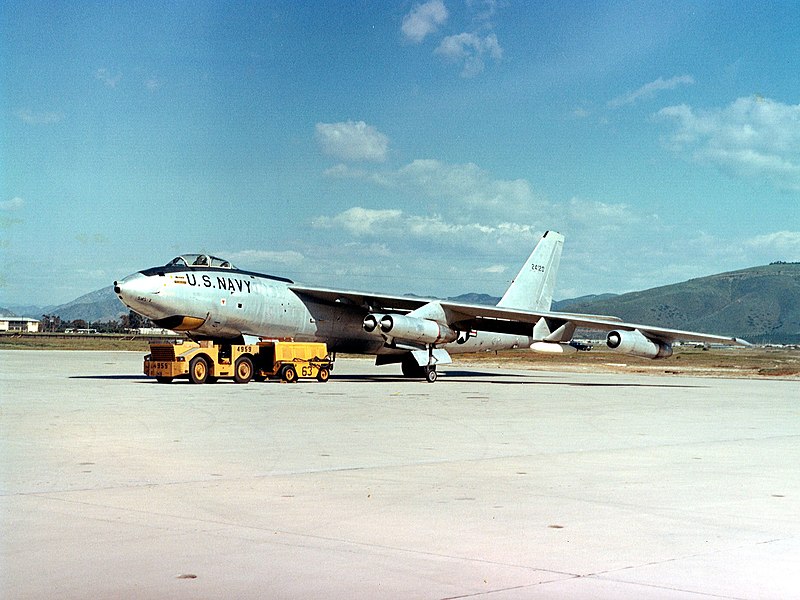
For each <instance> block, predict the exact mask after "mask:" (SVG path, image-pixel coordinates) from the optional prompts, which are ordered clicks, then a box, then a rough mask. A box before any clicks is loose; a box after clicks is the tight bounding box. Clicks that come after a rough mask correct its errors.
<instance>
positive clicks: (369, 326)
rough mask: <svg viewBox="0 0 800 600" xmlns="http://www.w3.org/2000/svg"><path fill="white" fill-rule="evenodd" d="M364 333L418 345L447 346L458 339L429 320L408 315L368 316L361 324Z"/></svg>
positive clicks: (449, 330) (448, 330) (439, 324)
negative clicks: (377, 334)
mask: <svg viewBox="0 0 800 600" xmlns="http://www.w3.org/2000/svg"><path fill="white" fill-rule="evenodd" d="M362 327H363V328H364V331H366V332H368V333H373V332H375V331H378V332H379V333H381V334H382V335H384V336H386V337H390V338H394V339H397V340H403V341H405V342H416V343H419V344H430V345H435V344H447V343H450V342H454V341H455V340H456V339H457V338H458V332H457V331H456V330H454V329H451V328H450V327H448V326H447V325H443V324H441V323H437V322H436V321H432V320H430V319H420V318H419V317H410V316H408V315H396V314H372V313H371V314H368V315H367V316H366V317H364V322H363V324H362Z"/></svg>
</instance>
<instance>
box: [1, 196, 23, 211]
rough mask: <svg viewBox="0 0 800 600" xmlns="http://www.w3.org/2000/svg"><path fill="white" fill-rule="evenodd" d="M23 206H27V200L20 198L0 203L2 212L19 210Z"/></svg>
mask: <svg viewBox="0 0 800 600" xmlns="http://www.w3.org/2000/svg"><path fill="white" fill-rule="evenodd" d="M23 206H25V200H23V199H22V198H20V197H19V196H17V197H15V198H12V199H11V200H6V201H4V202H0V210H8V211H11V210H19V209H20V208H22V207H23Z"/></svg>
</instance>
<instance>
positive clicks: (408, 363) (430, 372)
mask: <svg viewBox="0 0 800 600" xmlns="http://www.w3.org/2000/svg"><path fill="white" fill-rule="evenodd" d="M400 367H401V369H402V370H403V376H404V377H408V378H409V379H424V380H425V381H427V382H428V383H433V382H435V381H436V379H437V378H438V377H439V375H438V374H437V373H436V365H427V366H424V367H423V366H420V365H419V364H417V361H416V359H415V358H414V357H413V356H412V355H411V354H408V355H407V356H405V357H403V362H401V363H400Z"/></svg>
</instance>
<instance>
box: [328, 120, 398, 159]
mask: <svg viewBox="0 0 800 600" xmlns="http://www.w3.org/2000/svg"><path fill="white" fill-rule="evenodd" d="M316 137H317V142H318V143H319V145H320V148H321V149H322V151H323V152H324V153H325V154H327V155H329V156H333V157H334V158H338V159H340V160H346V161H371V162H383V161H385V160H386V157H387V155H388V152H389V138H388V137H387V136H386V135H384V134H383V133H381V132H380V131H378V130H377V129H376V128H375V127H373V126H372V125H367V124H366V123H365V122H364V121H357V122H355V121H346V122H339V123H317V125H316Z"/></svg>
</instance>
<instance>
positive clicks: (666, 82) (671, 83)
mask: <svg viewBox="0 0 800 600" xmlns="http://www.w3.org/2000/svg"><path fill="white" fill-rule="evenodd" d="M693 83H694V77H692V76H691V75H678V76H676V77H671V78H669V79H664V78H662V77H659V78H658V79H656V80H655V81H651V82H650V83H645V84H644V85H643V86H642V87H640V88H639V89H638V90H634V91H632V92H628V93H627V94H623V95H622V96H618V97H616V98H614V99H613V100H611V101H610V102H609V103H608V106H609V107H610V108H619V107H620V106H625V105H626V104H634V103H635V102H637V101H638V100H642V99H647V98H652V97H653V96H655V95H656V94H657V93H658V92H661V91H664V90H672V89H675V88H676V87H678V86H679V85H691V84H693Z"/></svg>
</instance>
